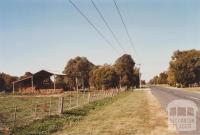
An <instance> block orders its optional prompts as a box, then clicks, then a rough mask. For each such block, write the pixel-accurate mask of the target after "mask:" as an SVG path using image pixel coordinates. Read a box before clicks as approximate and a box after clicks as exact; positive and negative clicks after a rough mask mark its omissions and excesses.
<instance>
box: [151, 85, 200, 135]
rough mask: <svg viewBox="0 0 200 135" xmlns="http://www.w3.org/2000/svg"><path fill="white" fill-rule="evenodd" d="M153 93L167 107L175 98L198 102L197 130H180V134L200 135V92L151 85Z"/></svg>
mask: <svg viewBox="0 0 200 135" xmlns="http://www.w3.org/2000/svg"><path fill="white" fill-rule="evenodd" d="M150 88H151V92H152V94H153V95H154V96H155V97H156V98H157V99H158V101H159V102H160V104H161V105H162V106H163V107H164V108H165V109H166V108H167V105H168V104H169V103H170V102H172V101H173V100H177V99H185V100H191V101H193V102H194V103H196V105H197V107H198V112H197V116H196V120H197V122H196V127H197V129H196V130H195V131H190V132H189V131H180V132H179V134H180V135H200V94H199V93H194V92H188V91H184V90H176V89H173V88H172V89H171V88H164V87H159V86H151V87H150Z"/></svg>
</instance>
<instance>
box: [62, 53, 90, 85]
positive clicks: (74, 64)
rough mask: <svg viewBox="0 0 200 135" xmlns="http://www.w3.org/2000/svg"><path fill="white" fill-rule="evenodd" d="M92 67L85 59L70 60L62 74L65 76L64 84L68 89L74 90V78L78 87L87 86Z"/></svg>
mask: <svg viewBox="0 0 200 135" xmlns="http://www.w3.org/2000/svg"><path fill="white" fill-rule="evenodd" d="M93 67H94V64H92V63H91V62H90V61H88V59H87V58H86V57H79V56H78V57H76V58H74V59H70V60H69V62H68V63H67V65H66V67H65V69H64V71H63V73H65V74H66V75H67V78H66V80H65V81H66V83H67V84H68V85H69V87H70V88H72V89H75V87H76V78H77V79H78V85H79V86H80V87H83V88H85V87H88V86H89V72H90V71H91V70H92V68H93Z"/></svg>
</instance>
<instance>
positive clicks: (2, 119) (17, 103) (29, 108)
mask: <svg viewBox="0 0 200 135" xmlns="http://www.w3.org/2000/svg"><path fill="white" fill-rule="evenodd" d="M110 93H111V91H107V92H105V91H95V92H91V93H90V101H95V100H99V99H102V98H105V97H109V96H111V94H110ZM60 96H63V97H64V111H66V110H70V109H72V108H75V107H77V102H78V106H82V105H85V104H88V98H89V93H83V92H79V94H78V97H77V93H76V92H68V93H65V94H61V95H50V96H47V95H45V96H44V95H41V96H30V95H29V96H26V95H25V96H20V95H5V94H4V95H0V103H1V104H0V128H10V129H13V128H16V127H22V126H25V125H29V124H30V123H32V122H33V121H35V120H38V119H43V118H45V117H47V116H50V115H58V108H59V97H60ZM77 98H78V100H77Z"/></svg>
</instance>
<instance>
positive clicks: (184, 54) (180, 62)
mask: <svg viewBox="0 0 200 135" xmlns="http://www.w3.org/2000/svg"><path fill="white" fill-rule="evenodd" d="M195 57H200V51H198V50H194V49H193V50H188V51H179V50H178V51H175V52H174V54H173V56H172V59H171V61H170V66H169V72H168V76H169V77H168V81H169V82H170V84H174V83H176V84H179V85H181V86H183V87H187V86H188V85H189V84H193V83H199V82H200V75H199V74H200V69H199V67H200V62H199V61H198V60H195V59H194V58H195Z"/></svg>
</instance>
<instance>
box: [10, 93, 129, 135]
mask: <svg viewBox="0 0 200 135" xmlns="http://www.w3.org/2000/svg"><path fill="white" fill-rule="evenodd" d="M127 95H128V94H127V93H121V94H119V95H117V96H115V97H112V98H111V97H110V98H105V99H102V100H99V101H95V102H92V103H90V104H87V105H85V106H83V107H80V108H76V109H72V110H69V111H65V113H64V114H63V116H61V117H60V116H51V117H46V118H44V119H42V120H36V121H34V122H32V123H31V124H30V125H27V126H23V127H20V128H19V127H18V128H14V129H13V130H12V132H11V134H15V135H30V134H31V135H48V134H51V133H54V132H56V131H58V130H61V129H62V128H63V127H64V126H70V127H71V126H73V125H75V124H76V123H77V122H78V121H80V120H82V119H83V118H84V117H85V116H87V115H88V114H89V112H90V111H92V110H95V109H98V108H101V107H103V106H106V105H108V104H111V103H113V102H114V101H115V100H117V99H118V98H121V97H125V96H127Z"/></svg>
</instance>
